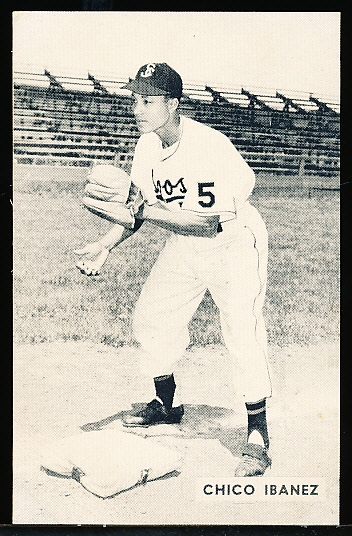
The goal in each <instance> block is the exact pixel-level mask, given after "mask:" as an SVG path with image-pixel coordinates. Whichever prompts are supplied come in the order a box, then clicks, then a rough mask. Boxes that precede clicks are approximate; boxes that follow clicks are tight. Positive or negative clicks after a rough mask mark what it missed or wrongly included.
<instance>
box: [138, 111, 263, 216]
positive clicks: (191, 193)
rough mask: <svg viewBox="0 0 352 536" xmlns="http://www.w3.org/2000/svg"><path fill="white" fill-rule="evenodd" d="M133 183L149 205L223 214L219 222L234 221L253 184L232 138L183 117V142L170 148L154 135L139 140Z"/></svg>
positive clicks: (250, 172) (253, 179) (251, 176)
mask: <svg viewBox="0 0 352 536" xmlns="http://www.w3.org/2000/svg"><path fill="white" fill-rule="evenodd" d="M131 179H132V182H133V183H134V184H136V186H138V187H139V188H140V189H141V191H142V193H143V196H144V198H145V199H146V201H147V202H148V204H150V205H152V204H154V203H156V202H157V201H161V202H162V203H165V205H166V206H167V208H168V209H169V210H180V209H182V210H191V211H195V212H199V213H207V214H209V215H210V214H219V215H220V222H224V221H227V220H231V219H234V218H236V215H238V213H239V211H240V210H241V209H242V208H243V205H244V203H245V201H246V199H247V198H248V196H249V195H250V193H251V191H252V189H253V186H254V182H255V177H254V173H253V171H252V169H251V168H250V167H249V166H248V164H247V163H246V162H245V161H244V159H243V158H242V156H241V155H240V153H239V152H238V150H237V149H236V148H235V147H234V145H233V144H232V143H231V141H230V140H229V138H227V137H226V136H225V135H224V134H222V133H221V132H219V131H217V130H214V129H212V128H209V127H207V126H206V125H203V124H201V123H198V122H196V121H194V120H192V119H190V118H187V117H183V116H181V137H180V140H179V141H178V142H176V143H175V144H173V145H172V146H170V147H167V148H163V147H162V145H161V141H160V138H159V137H158V136H157V134H155V133H154V132H151V133H148V134H143V135H142V136H141V137H140V139H139V141H138V143H137V145H136V149H135V154H134V160H133V165H132V170H131Z"/></svg>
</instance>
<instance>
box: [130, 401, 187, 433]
mask: <svg viewBox="0 0 352 536" xmlns="http://www.w3.org/2000/svg"><path fill="white" fill-rule="evenodd" d="M183 414H184V407H183V406H182V405H181V406H177V407H175V408H170V409H167V408H166V407H165V406H164V405H163V404H161V403H160V402H159V401H158V400H152V401H151V402H149V403H148V404H146V406H145V407H144V408H143V409H141V410H140V411H138V412H137V413H134V414H130V415H127V416H126V417H125V418H124V419H123V420H122V424H123V425H124V426H130V427H132V426H143V427H147V426H152V425H153V424H179V423H180V422H181V419H182V417H183Z"/></svg>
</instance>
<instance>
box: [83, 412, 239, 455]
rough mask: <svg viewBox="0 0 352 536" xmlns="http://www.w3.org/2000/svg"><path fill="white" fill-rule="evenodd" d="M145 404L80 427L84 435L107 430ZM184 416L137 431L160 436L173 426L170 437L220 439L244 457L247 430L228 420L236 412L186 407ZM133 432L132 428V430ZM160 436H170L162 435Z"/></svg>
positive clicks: (227, 446)
mask: <svg viewBox="0 0 352 536" xmlns="http://www.w3.org/2000/svg"><path fill="white" fill-rule="evenodd" d="M144 405H145V404H144V403H135V404H132V410H131V409H128V410H123V411H120V412H119V413H115V414H114V415H110V416H108V417H105V418H104V419H101V420H99V421H96V422H92V423H86V424H83V425H82V426H81V427H80V428H81V430H83V431H84V432H90V431H93V430H94V431H97V430H103V429H104V427H106V426H108V425H110V424H112V423H114V422H116V421H120V420H122V419H123V418H124V417H125V416H127V415H129V414H130V413H131V412H136V411H139V410H140V409H142V408H143V407H144ZM184 408H185V413H184V416H183V419H182V422H181V423H180V424H179V425H177V424H170V425H165V424H164V425H155V426H152V427H146V428H144V427H138V428H136V431H137V430H138V431H142V430H143V431H145V435H150V436H154V435H159V433H158V430H159V429H160V428H161V427H164V429H165V427H166V426H167V427H170V436H172V437H175V436H179V437H182V438H183V439H199V438H202V439H218V440H219V442H220V443H221V445H223V446H224V447H225V448H227V449H228V450H229V451H230V452H231V454H233V455H234V456H241V453H242V449H243V446H244V445H245V443H246V434H247V429H246V427H244V426H231V424H230V423H227V422H226V421H231V418H232V417H233V416H234V411H233V410H230V409H227V408H222V407H217V406H208V405H201V404H200V405H191V404H185V406H184ZM129 430H130V431H132V430H131V429H129ZM161 435H168V434H167V433H165V432H164V433H163V434H161Z"/></svg>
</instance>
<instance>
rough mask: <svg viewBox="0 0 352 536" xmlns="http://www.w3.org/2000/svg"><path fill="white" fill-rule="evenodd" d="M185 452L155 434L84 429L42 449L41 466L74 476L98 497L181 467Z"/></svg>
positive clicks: (128, 487) (61, 474) (52, 472)
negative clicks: (142, 435) (165, 443)
mask: <svg viewBox="0 0 352 536" xmlns="http://www.w3.org/2000/svg"><path fill="white" fill-rule="evenodd" d="M181 461H182V455H181V452H180V451H179V450H177V449H175V448H170V447H166V446H164V445H162V444H160V442H159V441H158V440H157V439H155V438H150V437H148V438H145V437H141V436H139V435H137V434H133V433H129V432H122V431H119V430H110V429H108V430H99V431H91V432H82V433H80V434H77V435H74V436H70V437H67V438H65V439H62V440H60V441H57V442H55V443H51V444H49V445H46V446H45V447H44V448H42V449H41V468H42V469H43V470H45V471H47V472H48V473H49V474H53V475H57V476H61V477H62V476H64V477H68V478H74V479H75V480H77V481H78V482H80V483H81V484H82V486H83V487H84V488H85V489H86V490H88V491H90V492H91V493H93V494H94V495H97V496H98V497H102V498H107V497H112V496H113V495H116V494H118V493H120V492H122V491H126V490H128V489H130V488H132V487H134V486H136V485H138V484H144V483H146V482H148V481H150V480H155V479H156V478H160V477H162V476H164V475H167V474H169V473H172V472H174V471H178V470H179V469H180V467H181Z"/></svg>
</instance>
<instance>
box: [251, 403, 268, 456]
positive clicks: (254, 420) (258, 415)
mask: <svg viewBox="0 0 352 536" xmlns="http://www.w3.org/2000/svg"><path fill="white" fill-rule="evenodd" d="M265 404H266V399H265V398H264V399H263V400H259V402H246V408H247V415H248V437H249V436H250V434H251V433H252V432H253V431H254V430H257V431H258V432H259V433H260V435H261V436H262V438H263V441H264V446H265V448H266V449H268V448H269V435H268V425H267V422H266V405H265Z"/></svg>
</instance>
